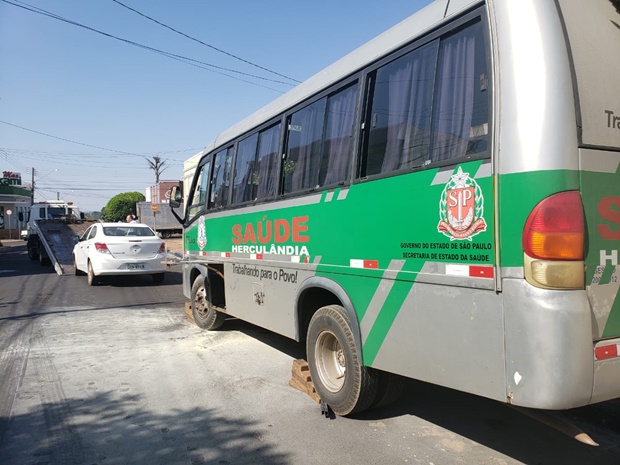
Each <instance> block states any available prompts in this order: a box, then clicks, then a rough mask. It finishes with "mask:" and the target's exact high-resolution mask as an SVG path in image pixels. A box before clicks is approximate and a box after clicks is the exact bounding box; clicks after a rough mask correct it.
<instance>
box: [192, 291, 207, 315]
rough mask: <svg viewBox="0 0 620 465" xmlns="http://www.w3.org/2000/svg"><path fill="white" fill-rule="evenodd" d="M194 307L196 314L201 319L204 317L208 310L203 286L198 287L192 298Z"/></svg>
mask: <svg viewBox="0 0 620 465" xmlns="http://www.w3.org/2000/svg"><path fill="white" fill-rule="evenodd" d="M194 305H195V306H196V312H197V313H198V315H200V316H201V317H203V318H204V317H205V316H206V315H207V312H208V310H209V308H208V306H207V294H206V291H205V288H204V286H200V287H199V288H198V290H197V291H196V296H195V297H194Z"/></svg>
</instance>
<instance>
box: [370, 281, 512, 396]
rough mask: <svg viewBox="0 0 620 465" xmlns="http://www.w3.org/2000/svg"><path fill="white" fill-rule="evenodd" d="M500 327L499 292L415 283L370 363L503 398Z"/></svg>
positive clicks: (500, 307)
mask: <svg viewBox="0 0 620 465" xmlns="http://www.w3.org/2000/svg"><path fill="white" fill-rule="evenodd" d="M503 332H504V322H503V315H502V297H501V295H498V294H496V293H495V292H492V291H485V290H476V289H467V288H459V287H451V286H436V285H429V284H419V283H416V284H414V286H413V287H412V288H411V290H410V292H409V293H408V294H407V297H406V299H405V301H404V302H403V304H402V307H401V309H400V311H399V312H398V315H397V316H396V319H395V321H394V324H393V325H392V326H391V328H390V330H389V332H388V334H387V336H386V338H385V342H384V343H383V345H382V346H381V348H380V350H379V352H378V354H377V356H376V358H375V361H374V363H373V366H374V367H376V368H379V369H382V370H386V371H390V372H394V373H398V374H401V375H404V376H408V377H411V378H415V379H419V380H422V381H427V382H430V383H435V384H439V385H442V386H446V387H450V388H455V389H458V390H460V391H465V392H469V393H473V394H476V395H481V396H485V397H488V398H491V399H495V400H499V401H502V402H505V401H506V378H505V373H504V371H505V370H504V366H505V361H504V337H503ZM371 338H372V334H371V335H370V336H369V337H367V339H366V341H365V344H364V347H365V349H366V348H367V345H368V344H369V341H370V342H371V341H372V339H371Z"/></svg>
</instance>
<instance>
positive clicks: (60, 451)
mask: <svg viewBox="0 0 620 465" xmlns="http://www.w3.org/2000/svg"><path fill="white" fill-rule="evenodd" d="M141 402H142V399H141V397H140V396H136V395H123V394H122V393H118V392H109V393H105V392H104V393H97V394H95V395H93V396H89V397H87V398H85V399H66V401H65V402H63V403H45V404H41V405H40V406H38V408H37V409H36V410H33V411H32V412H30V413H27V414H22V415H17V416H15V417H13V418H11V428H10V431H9V432H8V433H7V435H6V437H5V438H4V441H3V443H2V444H1V445H0V457H2V463H7V464H9V463H10V464H31V463H45V464H49V465H74V464H75V465H77V464H84V463H88V464H105V463H128V464H129V463H131V464H136V465H137V464H163V463H188V464H203V463H214V464H232V463H234V464H257V463H261V464H290V463H291V461H290V459H289V458H288V456H287V455H286V454H282V453H279V452H276V450H275V448H276V446H275V444H270V443H269V441H268V440H266V437H267V436H268V435H269V431H268V430H267V431H265V429H266V425H263V426H259V425H258V424H256V423H254V422H252V421H249V420H247V419H245V418H243V417H234V416H231V415H227V414H225V413H224V412H223V411H220V410H215V409H201V408H195V409H191V410H177V411H174V412H170V413H169V414H165V415H161V414H155V413H153V412H151V411H149V410H148V409H147V408H145V407H142V406H141V405H140V404H141ZM45 431H47V432H48V433H47V434H46V433H45Z"/></svg>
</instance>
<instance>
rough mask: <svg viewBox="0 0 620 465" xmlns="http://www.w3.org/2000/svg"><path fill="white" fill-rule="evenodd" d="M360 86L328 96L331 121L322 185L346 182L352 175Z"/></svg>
mask: <svg viewBox="0 0 620 465" xmlns="http://www.w3.org/2000/svg"><path fill="white" fill-rule="evenodd" d="M358 87H359V86H358V85H357V82H356V83H355V84H353V85H350V86H349V87H346V88H345V89H343V90H341V91H339V92H338V93H336V94H333V95H330V96H329V97H328V99H327V122H326V124H325V143H324V145H323V156H322V159H321V165H320V171H319V180H318V185H319V186H328V185H330V184H336V183H339V182H343V181H346V180H347V178H348V176H349V170H350V166H351V150H352V149H353V122H354V118H355V104H356V100H357V91H358Z"/></svg>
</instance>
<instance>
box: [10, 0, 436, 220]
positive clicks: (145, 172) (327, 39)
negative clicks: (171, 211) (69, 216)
mask: <svg viewBox="0 0 620 465" xmlns="http://www.w3.org/2000/svg"><path fill="white" fill-rule="evenodd" d="M7 1H9V2H11V3H15V4H17V5H20V6H25V7H27V8H31V9H43V10H45V11H47V12H48V13H52V14H54V15H57V16H59V17H62V18H64V19H66V20H69V21H72V22H75V23H79V24H81V25H83V26H87V27H89V28H92V29H97V30H99V31H101V32H104V33H106V34H109V35H113V36H116V37H119V38H122V39H126V40H129V41H133V42H136V43H139V44H141V45H145V46H148V47H152V48H155V49H158V50H161V51H165V52H168V53H173V54H176V55H180V56H184V57H188V58H191V59H193V60H198V61H200V62H203V63H208V64H212V65H215V66H218V67H222V68H228V69H231V70H235V71H240V72H243V73H248V74H252V75H255V76H261V77H264V78H267V79H273V80H276V81H286V82H289V83H292V81H290V80H287V79H285V78H282V77H280V76H277V75H275V74H272V73H268V72H266V71H264V70H262V69H259V68H257V67H254V66H251V65H249V64H247V63H244V62H242V61H239V60H237V59H234V58H232V57H230V56H228V55H225V54H223V53H220V52H217V51H216V50H214V49H212V48H209V47H206V46H204V45H201V44H199V43H197V42H195V41H192V40H190V39H187V38H185V37H183V36H181V35H179V34H177V33H175V32H173V31H171V30H169V29H166V28H164V27H162V26H160V25H158V24H156V23H154V22H152V21H150V20H148V19H146V18H144V17H143V16H140V15H138V14H136V13H135V12H132V11H130V10H129V9H127V8H125V7H123V6H122V5H119V4H118V3H116V2H115V1H113V0H54V1H50V0H47V1H45V0H27V1H26V2H22V1H21V0H7ZM119 1H120V2H122V3H123V4H124V5H126V6H127V7H130V8H133V9H135V10H138V11H139V12H141V13H143V14H145V15H148V16H150V17H152V18H154V19H156V20H158V21H159V22H161V23H164V24H166V25H168V26H170V27H172V28H174V29H177V30H178V31H181V32H183V33H185V34H187V35H189V36H191V37H193V38H196V39H199V40H200V41H202V42H205V43H207V44H209V45H211V46H213V47H216V48H218V49H221V50H223V51H225V52H228V53H230V54H233V55H236V56H237V57H239V58H242V59H244V60H247V61H249V62H252V63H254V64H257V65H260V66H262V67H263V68H267V69H269V70H272V71H274V72H277V73H279V74H282V75H285V76H288V77H291V78H294V79H296V80H299V81H303V80H305V79H307V78H309V77H310V76H312V75H313V74H315V73H316V72H318V71H320V70H321V69H322V68H324V67H326V66H328V65H329V64H331V63H333V62H334V61H336V60H337V59H339V58H341V57H342V56H344V55H345V54H347V53H348V52H350V51H352V50H354V49H355V48H357V47H358V46H360V45H362V44H363V43H364V42H366V41H368V40H370V39H371V38H373V37H375V36H376V35H378V34H380V33H381V32H383V31H384V30H385V29H387V28H389V27H391V26H393V25H395V24H397V23H398V22H400V21H402V20H403V19H405V18H406V17H408V16H409V15H411V14H413V13H414V12H416V11H417V10H419V9H420V8H422V7H424V6H426V5H427V4H429V3H431V0H410V1H407V2H405V1H396V0H384V1H382V2H376V1H372V2H371V1H366V0H359V1H348V0H342V1H340V2H338V1H333V0H330V1H327V0H313V1H311V2H290V1H281V0H271V1H265V2H258V1H249V0H241V1H227V2H224V1H210V0H202V1H199V0H175V1H172V0H167V1H166V0H148V1H147V0H119ZM199 66H202V67H207V66H206V65H204V64H199ZM211 69H213V68H211ZM216 71H217V73H216V72H213V71H207V70H205V69H202V68H198V67H196V66H191V65H189V64H187V63H184V62H181V61H178V60H174V59H171V58H168V57H165V56H163V55H161V54H158V53H154V52H151V51H148V50H145V49H143V48H138V47H136V46H132V45H128V44H127V43H124V42H121V41H119V40H116V39H112V38H109V37H106V36H103V35H101V34H98V33H95V32H92V31H90V30H87V29H84V28H82V27H76V26H74V25H72V24H68V23H67V22H63V21H59V20H57V19H53V18H50V17H48V16H44V15H41V14H37V13H33V12H31V11H27V10H25V9H23V8H20V7H18V6H15V5H12V4H9V3H6V2H5V1H3V0H0V171H14V172H20V173H21V174H22V178H23V180H24V182H30V179H31V171H32V168H33V167H34V168H35V173H36V174H35V182H36V186H37V192H36V200H43V199H54V198H56V197H57V195H59V196H60V197H61V198H63V199H66V200H73V201H74V202H76V203H77V204H78V205H79V206H80V207H81V208H82V209H83V210H85V211H91V210H100V209H101V208H102V207H103V206H105V204H106V203H107V202H108V200H109V199H110V198H112V197H113V196H114V195H116V194H119V193H121V192H128V191H138V192H142V193H144V191H145V189H146V188H147V187H148V186H150V185H153V184H154V182H155V177H154V173H153V171H152V170H150V169H149V168H148V163H147V161H146V159H145V158H148V159H152V157H153V156H160V157H162V158H163V159H164V160H166V166H168V168H167V169H166V170H165V171H164V172H163V174H162V179H181V177H182V169H183V168H182V167H183V161H184V160H186V159H187V158H189V157H190V156H192V155H194V154H195V153H197V152H198V151H200V150H201V149H202V148H203V147H204V146H206V145H207V144H208V143H209V142H211V141H212V140H213V139H214V138H215V136H216V135H217V134H218V133H220V132H222V131H224V130H226V129H227V128H229V127H230V126H232V125H233V124H235V123H237V122H238V121H240V120H241V119H243V118H245V117H246V116H248V115H250V114H251V113H253V112H254V111H256V110H258V109H259V108H261V107H262V106H263V105H265V104H267V103H269V102H270V101H271V100H273V99H275V98H276V97H278V96H279V95H281V93H282V92H285V91H286V90H289V89H291V88H292V87H291V86H290V85H285V84H282V83H278V82H272V81H266V80H258V79H256V78H253V77H249V76H245V75H241V74H235V73H233V72H230V71H223V70H216ZM218 73H226V74H228V75H231V76H235V77H237V78H238V79H233V78H231V77H227V76H224V75H222V74H218ZM240 79H241V80H240ZM242 80H244V81H251V82H253V83H254V84H255V85H254V84H249V83H247V82H243V81H242ZM41 133H43V134H41ZM44 134H45V135H44ZM50 136H53V137H50ZM75 142H78V143H79V144H78V143H75ZM54 170H57V171H54Z"/></svg>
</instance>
